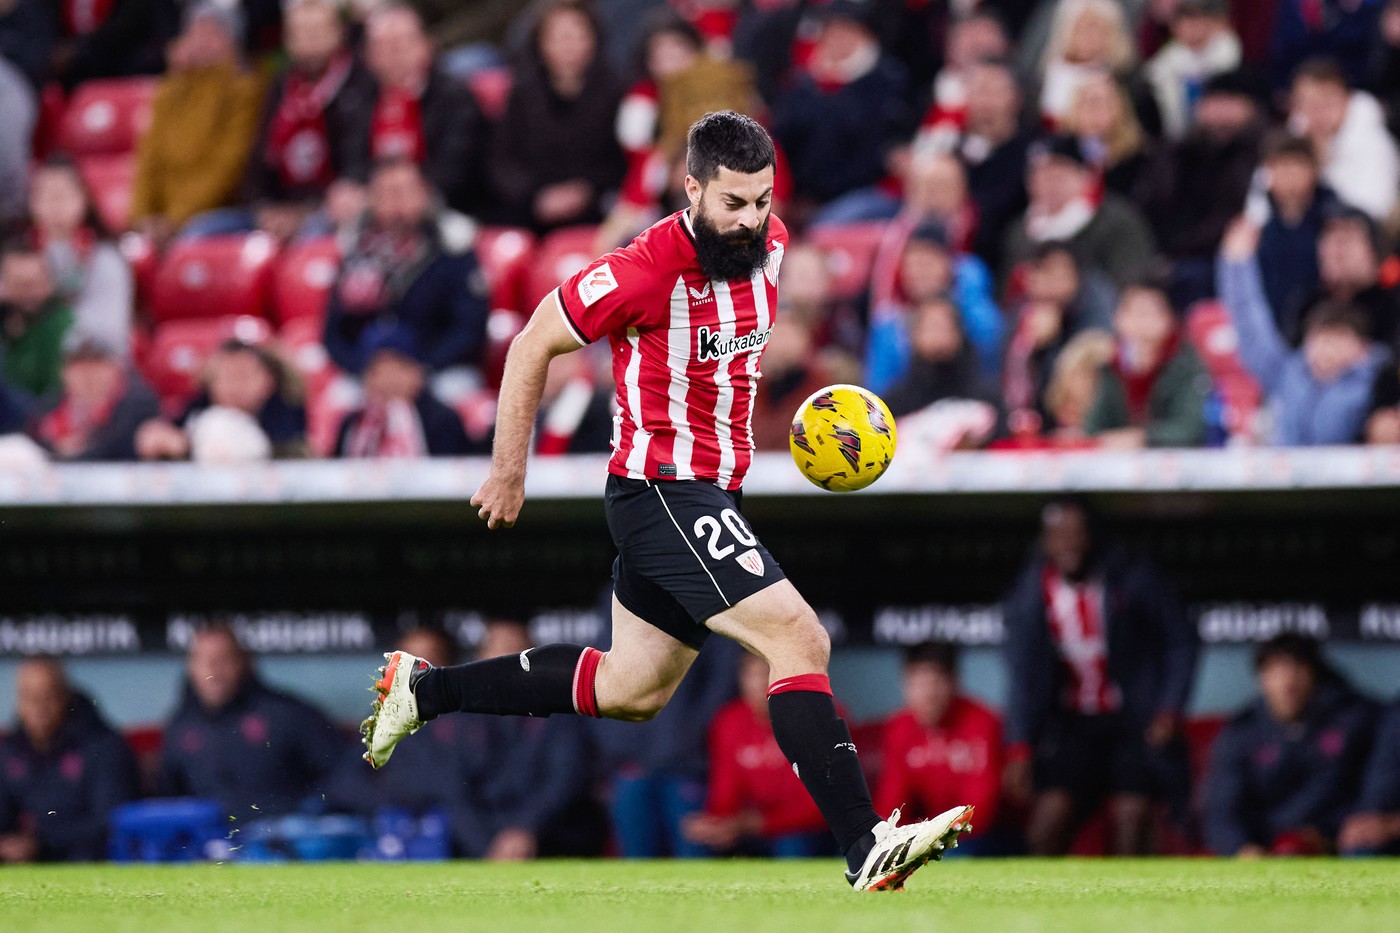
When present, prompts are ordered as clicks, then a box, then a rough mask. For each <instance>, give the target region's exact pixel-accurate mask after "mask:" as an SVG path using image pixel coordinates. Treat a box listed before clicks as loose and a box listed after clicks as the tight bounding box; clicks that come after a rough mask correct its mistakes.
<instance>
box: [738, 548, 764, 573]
mask: <svg viewBox="0 0 1400 933" xmlns="http://www.w3.org/2000/svg"><path fill="white" fill-rule="evenodd" d="M734 559H735V560H737V561H738V562H739V566H740V567H743V568H744V569H745V570H747V571H748V572H749V573H751V574H753V575H754V576H756V577H761V576H763V558H762V557H760V556H759V554H758V549H757V548H749V549H748V550H747V551H745V552H744V553H742V554H740V555H739V556H738V557H736V558H734Z"/></svg>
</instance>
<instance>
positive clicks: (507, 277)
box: [474, 227, 535, 311]
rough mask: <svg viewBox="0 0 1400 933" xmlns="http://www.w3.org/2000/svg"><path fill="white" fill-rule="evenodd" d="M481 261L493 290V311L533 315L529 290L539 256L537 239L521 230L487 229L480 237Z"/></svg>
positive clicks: (476, 247)
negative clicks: (533, 264)
mask: <svg viewBox="0 0 1400 933" xmlns="http://www.w3.org/2000/svg"><path fill="white" fill-rule="evenodd" d="M474 248H475V250H476V258H477V261H479V262H480V263H481V271H482V274H483V275H485V276H486V284H487V285H488V286H489V287H490V289H491V307H492V308H505V309H507V310H509V311H529V310H531V309H530V308H526V307H525V288H526V283H527V282H528V280H529V276H530V262H531V259H532V257H533V256H534V252H535V235H534V234H533V233H531V232H530V231H529V230H522V229H520V228H519V227H483V228H482V229H481V232H480V233H478V234H477V235H476V243H475V246H474Z"/></svg>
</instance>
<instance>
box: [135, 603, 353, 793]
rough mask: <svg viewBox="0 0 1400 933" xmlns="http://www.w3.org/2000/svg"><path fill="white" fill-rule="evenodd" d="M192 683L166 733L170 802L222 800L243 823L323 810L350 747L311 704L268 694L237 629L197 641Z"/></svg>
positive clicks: (164, 781)
mask: <svg viewBox="0 0 1400 933" xmlns="http://www.w3.org/2000/svg"><path fill="white" fill-rule="evenodd" d="M187 672H188V679H187V680H186V681H185V685H184V690H183V692H182V695H181V698H180V705H179V708H178V709H177V710H176V711H175V715H174V717H173V718H172V719H171V721H170V724H169V725H168V726H166V729H165V740H164V744H163V745H162V747H161V760H160V772H159V777H158V785H159V790H160V792H161V793H162V794H163V795H165V796H189V797H203V798H209V799H213V800H217V801H218V802H219V803H220V804H222V805H223V807H224V809H225V811H226V812H227V813H228V815H229V816H231V817H234V818H236V819H238V820H250V819H257V818H259V817H265V816H272V815H277V814H281V813H287V812H291V811H294V810H298V809H301V808H303V806H304V805H307V806H311V807H313V808H319V804H320V790H321V784H322V781H323V779H324V778H325V777H326V775H327V773H328V772H329V770H330V769H331V768H332V767H333V766H334V764H335V762H336V760H337V759H338V757H339V755H340V753H341V752H342V751H343V749H344V747H345V746H346V744H347V743H345V742H343V741H342V740H341V739H340V738H339V737H338V736H337V734H336V732H335V730H334V728H333V727H332V726H331V723H330V721H329V720H328V719H327V718H326V717H325V716H324V715H323V714H322V713H321V712H320V711H319V710H317V709H315V708H314V707H312V706H311V705H310V704H308V703H306V702H304V701H302V700H300V699H297V698H296V697H293V696H289V695H287V694H284V693H278V692H277V691H275V690H273V689H271V688H270V687H268V686H267V685H266V684H265V683H263V682H262V680H261V679H259V677H258V676H257V674H256V673H255V672H254V670H253V665H252V660H251V658H250V657H249V656H248V653H247V652H246V651H245V650H244V649H243V647H242V645H240V644H239V642H238V638H237V636H236V635H235V634H234V632H233V630H232V629H230V628H227V627H224V626H212V627H210V628H207V629H203V630H201V631H199V632H197V633H196V634H195V636H194V638H193V640H192V641H191V642H190V649H189V658H188V667H187Z"/></svg>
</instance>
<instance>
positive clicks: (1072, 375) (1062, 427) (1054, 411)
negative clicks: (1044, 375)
mask: <svg viewBox="0 0 1400 933" xmlns="http://www.w3.org/2000/svg"><path fill="white" fill-rule="evenodd" d="M1113 353H1114V342H1113V335H1112V334H1110V333H1109V332H1108V331H1106V330H1100V329H1098V328H1093V329H1090V330H1086V331H1080V332H1079V333H1078V334H1076V335H1075V336H1073V337H1071V338H1070V340H1069V342H1068V343H1066V344H1065V346H1064V349H1062V350H1061V351H1060V355H1059V356H1057V357H1055V365H1054V367H1053V368H1052V370H1051V373H1050V382H1049V384H1048V385H1046V387H1045V407H1046V409H1048V410H1049V412H1050V415H1051V417H1052V418H1053V419H1054V422H1055V427H1054V436H1055V438H1056V439H1057V440H1060V441H1082V440H1083V439H1084V438H1085V437H1086V433H1085V430H1084V425H1085V422H1086V421H1087V420H1088V417H1089V410H1090V409H1091V408H1092V407H1093V404H1094V399H1095V398H1096V397H1097V396H1098V386H1099V371H1100V370H1102V369H1103V368H1104V367H1105V366H1107V365H1108V364H1109V362H1111V361H1112V360H1113Z"/></svg>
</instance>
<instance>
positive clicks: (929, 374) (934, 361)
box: [883, 296, 995, 418]
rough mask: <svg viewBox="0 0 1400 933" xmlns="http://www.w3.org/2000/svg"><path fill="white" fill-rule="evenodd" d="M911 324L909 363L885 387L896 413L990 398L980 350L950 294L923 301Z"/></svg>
mask: <svg viewBox="0 0 1400 933" xmlns="http://www.w3.org/2000/svg"><path fill="white" fill-rule="evenodd" d="M911 317H912V320H911V321H910V325H909V344H910V348H911V350H912V358H911V359H910V361H909V368H908V369H907V370H906V371H905V372H904V374H903V375H902V376H901V377H900V378H899V380H898V381H896V382H895V383H894V384H893V385H891V386H889V387H888V388H887V389H885V390H884V396H883V397H884V400H885V404H886V405H888V406H889V408H890V413H891V414H892V415H894V416H895V417H896V418H902V417H904V416H905V415H908V414H912V413H914V412H916V411H920V410H921V409H924V408H927V407H928V406H930V405H932V404H934V403H935V402H939V401H943V400H944V399H971V400H977V401H986V402H991V401H992V400H993V398H994V397H995V392H994V390H993V389H992V387H991V386H990V385H989V384H988V383H987V381H986V380H985V379H984V378H983V377H982V374H981V372H980V371H979V370H978V367H977V355H976V352H975V351H974V350H973V348H972V346H971V344H969V343H968V341H967V338H966V337H965V336H964V334H963V329H962V323H961V321H962V315H961V314H960V313H959V311H958V307H957V305H956V304H954V303H953V300H952V299H951V298H948V297H946V296H939V297H935V298H931V299H927V300H925V301H921V302H920V303H919V304H918V306H917V307H915V308H914V310H913V314H912V315H911Z"/></svg>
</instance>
